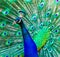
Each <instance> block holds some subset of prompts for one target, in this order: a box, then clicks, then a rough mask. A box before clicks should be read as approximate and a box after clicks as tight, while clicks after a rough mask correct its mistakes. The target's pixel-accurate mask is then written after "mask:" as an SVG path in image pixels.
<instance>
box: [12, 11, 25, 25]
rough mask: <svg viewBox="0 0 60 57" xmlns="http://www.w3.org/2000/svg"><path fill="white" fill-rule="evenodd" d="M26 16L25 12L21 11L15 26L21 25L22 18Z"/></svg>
mask: <svg viewBox="0 0 60 57" xmlns="http://www.w3.org/2000/svg"><path fill="white" fill-rule="evenodd" d="M25 15H26V13H25V12H24V11H19V16H18V17H16V19H15V21H14V22H13V24H16V23H18V24H19V23H20V22H21V20H22V18H23V17H24V16H25Z"/></svg>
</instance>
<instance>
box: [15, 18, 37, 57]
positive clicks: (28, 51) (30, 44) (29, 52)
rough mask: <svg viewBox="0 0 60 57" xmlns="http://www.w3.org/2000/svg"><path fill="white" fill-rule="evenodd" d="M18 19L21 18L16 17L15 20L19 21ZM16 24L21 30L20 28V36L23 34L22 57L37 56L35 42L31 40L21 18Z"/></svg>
mask: <svg viewBox="0 0 60 57" xmlns="http://www.w3.org/2000/svg"><path fill="white" fill-rule="evenodd" d="M20 19H21V18H18V19H16V21H19V20H20ZM18 24H19V25H20V27H21V30H22V36H23V41H24V57H38V53H37V47H36V44H35V43H34V41H33V40H32V38H31V36H30V34H29V32H28V30H27V29H26V27H25V25H24V23H23V21H22V20H21V22H20V23H18Z"/></svg>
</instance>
